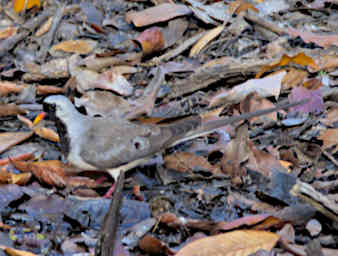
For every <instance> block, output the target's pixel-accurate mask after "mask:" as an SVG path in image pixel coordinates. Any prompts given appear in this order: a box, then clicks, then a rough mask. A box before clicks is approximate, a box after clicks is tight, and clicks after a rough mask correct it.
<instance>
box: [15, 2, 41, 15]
mask: <svg viewBox="0 0 338 256" xmlns="http://www.w3.org/2000/svg"><path fill="white" fill-rule="evenodd" d="M12 1H13V5H14V11H15V12H17V13H19V12H21V11H25V10H26V9H30V8H32V7H34V6H37V7H40V6H41V3H40V0H12Z"/></svg>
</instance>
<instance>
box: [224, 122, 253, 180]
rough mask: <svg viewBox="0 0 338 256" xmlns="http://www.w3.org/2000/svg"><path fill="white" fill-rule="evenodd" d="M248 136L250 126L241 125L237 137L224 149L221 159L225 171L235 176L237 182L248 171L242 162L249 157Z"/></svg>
mask: <svg viewBox="0 0 338 256" xmlns="http://www.w3.org/2000/svg"><path fill="white" fill-rule="evenodd" d="M248 137H249V134H248V126H247V125H242V126H240V127H239V128H238V130H237V134H236V138H235V139H233V140H231V141H230V142H229V143H228V144H227V145H226V146H225V148H224V150H223V157H222V159H221V166H222V170H223V173H226V174H229V175H230V176H231V177H232V178H233V182H236V183H237V182H240V181H239V180H238V178H240V177H242V176H243V175H245V173H246V171H245V169H244V168H243V167H242V166H241V163H242V162H244V161H246V160H247V159H248V157H249V149H248V145H247V140H248Z"/></svg>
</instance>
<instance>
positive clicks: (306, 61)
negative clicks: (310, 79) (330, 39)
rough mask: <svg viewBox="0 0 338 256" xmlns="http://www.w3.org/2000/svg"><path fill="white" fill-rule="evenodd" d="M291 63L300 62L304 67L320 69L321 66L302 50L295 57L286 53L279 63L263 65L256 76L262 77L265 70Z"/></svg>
mask: <svg viewBox="0 0 338 256" xmlns="http://www.w3.org/2000/svg"><path fill="white" fill-rule="evenodd" d="M289 63H294V64H298V65H300V66H303V67H307V66H310V67H311V68H314V69H319V66H318V65H317V64H316V63H315V61H314V60H313V59H312V58H311V57H309V56H307V55H305V53H303V52H300V53H298V54H297V55H295V56H293V57H290V56H288V55H286V54H284V55H283V57H282V58H281V59H280V60H279V62H278V63H275V64H272V65H269V66H265V67H263V68H262V69H261V71H259V72H258V73H257V75H256V78H259V77H261V76H262V75H263V74H264V73H265V72H267V71H269V70H272V69H274V68H276V67H282V66H286V65H288V64H289Z"/></svg>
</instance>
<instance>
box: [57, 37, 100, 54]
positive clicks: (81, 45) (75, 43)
mask: <svg viewBox="0 0 338 256" xmlns="http://www.w3.org/2000/svg"><path fill="white" fill-rule="evenodd" d="M95 46H96V42H95V41H92V40H69V41H64V42H61V43H59V44H57V45H54V46H53V47H52V49H51V50H52V51H64V52H70V53H78V54H89V53H90V52H92V51H93V49H94V48H95Z"/></svg>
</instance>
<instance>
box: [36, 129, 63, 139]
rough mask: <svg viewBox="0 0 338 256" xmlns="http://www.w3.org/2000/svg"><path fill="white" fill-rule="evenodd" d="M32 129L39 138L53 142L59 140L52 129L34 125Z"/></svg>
mask: <svg viewBox="0 0 338 256" xmlns="http://www.w3.org/2000/svg"><path fill="white" fill-rule="evenodd" d="M33 131H34V133H35V134H36V135H38V136H40V137H41V138H44V139H47V140H50V141H53V142H60V137H59V135H58V134H57V133H56V132H55V131H54V130H52V129H50V128H46V127H41V126H36V127H34V128H33Z"/></svg>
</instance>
